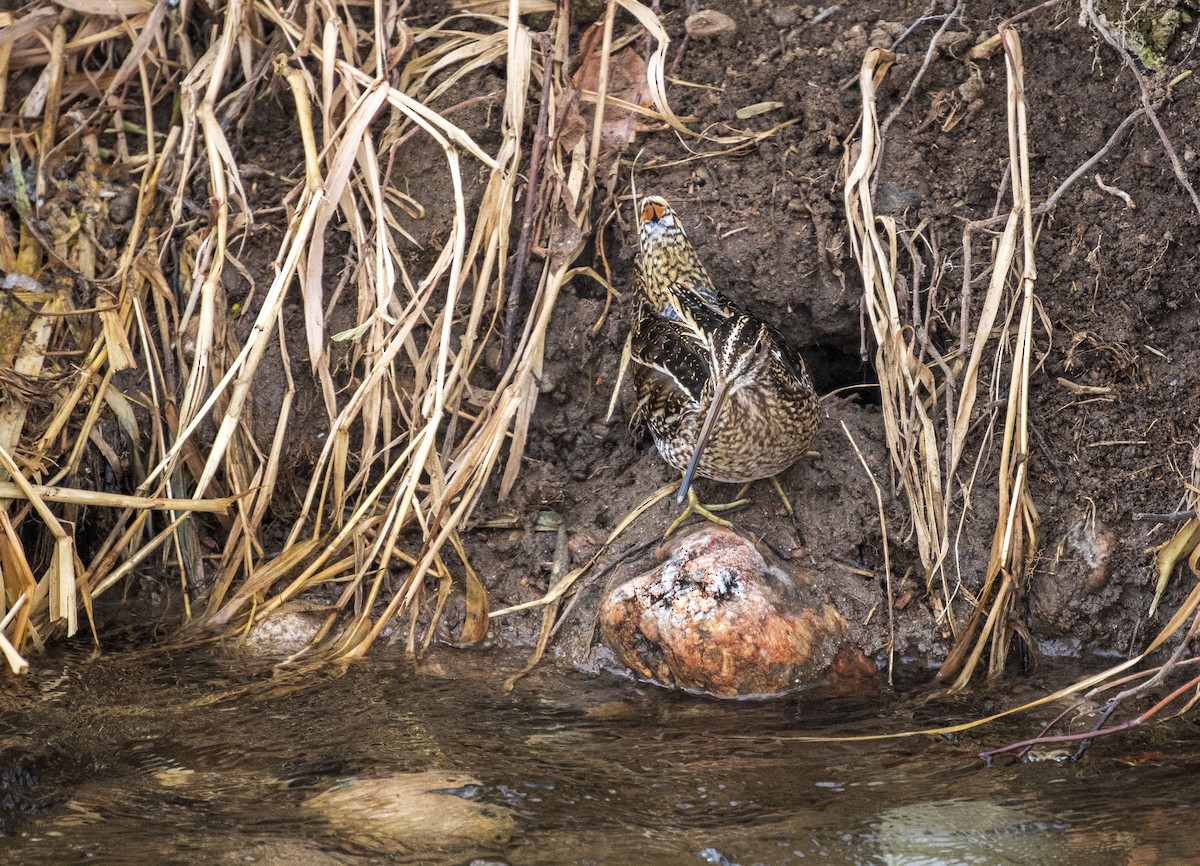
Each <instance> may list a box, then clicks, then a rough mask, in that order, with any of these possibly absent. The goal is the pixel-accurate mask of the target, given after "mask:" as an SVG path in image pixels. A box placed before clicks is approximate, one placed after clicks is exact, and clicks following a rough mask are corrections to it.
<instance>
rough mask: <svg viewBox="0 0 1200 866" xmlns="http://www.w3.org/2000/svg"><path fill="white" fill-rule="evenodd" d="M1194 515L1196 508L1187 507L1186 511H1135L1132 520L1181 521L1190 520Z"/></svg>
mask: <svg viewBox="0 0 1200 866" xmlns="http://www.w3.org/2000/svg"><path fill="white" fill-rule="evenodd" d="M1195 516H1196V509H1194V508H1189V509H1188V510H1187V511H1168V512H1166V513H1163V514H1156V513H1155V512H1153V511H1135V512H1134V513H1133V519H1134V520H1142V521H1145V522H1147V523H1183V522H1184V521H1187V520H1191V519H1192V518H1193V517H1195Z"/></svg>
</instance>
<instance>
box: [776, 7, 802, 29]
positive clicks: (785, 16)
mask: <svg viewBox="0 0 1200 866" xmlns="http://www.w3.org/2000/svg"><path fill="white" fill-rule="evenodd" d="M799 20H800V8H799V7H798V6H777V7H776V8H774V9H772V10H771V23H772V24H774V25H775V26H776V27H792V26H794V25H795V24H796V22H797V21H799Z"/></svg>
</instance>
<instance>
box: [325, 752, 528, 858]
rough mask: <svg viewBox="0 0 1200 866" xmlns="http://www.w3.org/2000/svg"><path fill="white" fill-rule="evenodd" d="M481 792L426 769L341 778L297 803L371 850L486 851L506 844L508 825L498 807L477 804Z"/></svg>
mask: <svg viewBox="0 0 1200 866" xmlns="http://www.w3.org/2000/svg"><path fill="white" fill-rule="evenodd" d="M482 790H483V786H482V785H480V783H479V782H478V781H476V780H475V779H472V778H471V777H469V776H466V775H464V774H461V773H449V772H442V771H438V770H432V771H429V772H424V773H398V774H395V775H392V776H385V777H382V778H376V779H359V778H352V779H343V780H341V781H340V782H339V783H338V784H337V786H336V787H333V788H330V789H329V790H328V791H323V792H322V793H320V794H317V795H316V796H315V797H312V798H311V799H309V800H307V801H305V803H304V804H303V805H304V808H305V809H307V810H309V811H310V812H311V813H313V814H315V815H317V816H319V817H320V818H322V819H323V820H324V821H326V822H327V823H329V824H331V825H333V826H334V827H335V828H337V829H338V831H339V832H340V833H342V834H345V835H348V836H350V837H352V838H353V840H354V841H355V842H357V843H359V844H361V845H364V846H366V847H368V848H371V849H374V850H381V851H388V852H391V851H396V850H400V851H405V850H421V851H427V850H442V851H470V850H472V849H479V848H482V849H484V851H485V852H488V851H491V850H498V849H500V848H503V847H504V845H505V844H507V842H508V841H509V839H511V838H512V832H513V827H514V823H513V819H512V816H511V815H509V814H508V813H507V812H506V811H505V810H503V809H502V808H499V807H495V806H491V805H488V804H486V803H482V802H479V801H478V799H477V798H478V795H479V793H480V792H481V791H482ZM480 853H482V852H480Z"/></svg>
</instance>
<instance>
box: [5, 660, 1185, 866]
mask: <svg viewBox="0 0 1200 866" xmlns="http://www.w3.org/2000/svg"><path fill="white" fill-rule="evenodd" d="M522 662H523V658H521V657H519V656H511V657H507V656H499V655H497V654H483V653H471V652H450V651H447V652H441V653H436V654H434V656H432V657H431V658H430V659H429V660H428V661H426V662H423V663H422V664H420V665H418V666H413V665H411V664H409V663H407V662H405V661H403V660H397V661H373V662H370V663H367V664H363V665H360V666H357V667H355V668H353V669H351V670H350V671H349V672H347V673H346V674H345V675H344V676H342V677H340V678H334V677H329V676H324V677H322V678H321V681H320V682H319V683H318V684H316V685H314V686H312V687H310V688H305V689H302V690H295V691H291V692H290V693H286V694H282V695H276V696H273V695H271V694H270V693H269V692H270V691H271V690H272V686H271V684H270V679H269V675H267V674H265V673H260V674H258V675H256V676H255V677H248V675H247V674H246V673H245V670H244V669H245V663H244V661H243V660H231V659H229V658H227V657H223V656H221V655H219V654H201V653H189V654H186V655H179V656H174V657H164V656H162V655H154V656H150V655H147V656H128V655H126V656H123V655H120V654H108V655H104V656H101V657H98V658H90V657H89V656H86V655H83V654H72V653H69V652H63V653H61V654H60V655H58V656H56V657H55V659H54V663H53V664H43V665H41V666H39V673H37V674H36V675H35V676H34V677H32V678H31V679H30V680H28V681H27V682H23V683H13V682H9V683H8V684H7V691H8V692H9V693H10V694H9V695H8V696H7V697H6V698H5V699H4V703H3V704H2V705H0V707H2V709H0V793H2V795H3V816H2V817H0V830H2V831H3V833H4V835H3V836H0V853H2V854H3V855H4V859H5V861H6V862H10V863H21V864H30V866H36V864H66V863H72V864H74V863H79V862H89V863H111V864H118V863H119V864H175V863H179V864H184V863H186V864H193V863H268V864H274V863H280V864H282V863H289V864H291V863H302V864H317V866H321V864H363V863H430V864H440V863H445V864H468V863H471V862H474V861H478V862H479V863H481V864H482V863H511V864H625V863H656V864H657V863H662V864H674V863H680V864H684V863H687V864H702V863H712V864H723V866H729V864H740V866H750V864H755V863H758V864H782V863H788V864H796V863H804V862H809V861H811V860H813V859H816V860H819V861H820V862H824V863H846V864H850V863H854V864H858V863H863V864H905V866H916V864H993V863H995V864H1057V863H1063V864H1074V863H1088V864H1097V866H1104V864H1128V863H1137V864H1152V863H1159V864H1172V863H1193V862H1195V859H1194V856H1193V853H1192V851H1193V846H1192V841H1191V838H1190V834H1189V833H1188V830H1189V827H1188V821H1189V819H1190V808H1191V807H1190V805H1187V806H1181V804H1191V803H1194V802H1195V801H1196V799H1197V795H1198V794H1200V782H1198V781H1197V778H1198V777H1197V775H1196V774H1195V772H1194V769H1195V763H1196V761H1195V759H1194V758H1193V757H1192V753H1193V752H1194V744H1190V745H1189V744H1175V747H1174V750H1173V751H1166V752H1165V753H1164V755H1163V756H1162V760H1159V761H1151V762H1148V763H1145V762H1138V761H1137V760H1134V759H1132V758H1131V757H1130V756H1126V755H1123V754H1122V752H1121V749H1122V746H1120V745H1116V744H1114V745H1112V746H1106V747H1104V748H1098V749H1096V750H1094V751H1093V752H1092V753H1089V756H1088V758H1087V760H1085V762H1083V763H1082V764H1060V763H1056V762H1052V761H1047V762H1044V763H1039V764H1023V765H1002V766H996V767H992V768H985V767H983V766H982V765H981V764H980V762H979V761H978V759H977V757H976V753H977V752H978V751H979V749H980V748H981V747H982V746H984V745H994V744H996V743H997V742H1003V741H1004V739H1005V736H1006V732H1005V731H1003V730H1000V729H998V728H992V729H989V730H987V731H985V732H984V733H981V734H975V735H972V736H968V737H965V738H963V739H962V740H961V741H959V742H951V741H949V740H946V739H941V738H939V739H933V738H928V739H925V738H921V739H908V740H899V741H896V740H892V741H882V742H871V743H832V744H825V743H821V744H813V743H801V742H797V741H796V737H797V735H799V734H801V733H814V732H821V731H838V732H846V731H853V732H856V733H869V732H873V731H879V730H884V729H888V728H898V727H899V728H903V727H913V726H915V725H916V724H919V723H920V721H921V719H923V718H929V719H933V718H939V717H944V716H945V714H946V708H945V707H940V708H938V707H930V706H926V707H922V706H920V705H919V703H917V702H906V701H903V700H890V701H889V700H885V699H884V698H880V700H879V701H877V702H875V703H863V702H859V703H854V704H852V703H848V702H846V701H835V700H830V699H826V700H820V699H816V698H813V697H812V696H809V697H803V698H795V699H791V700H785V701H777V702H771V703H728V702H716V701H709V700H702V699H697V698H692V697H687V696H679V695H672V694H668V693H664V692H661V691H658V690H655V689H652V688H649V687H643V686H637V685H633V684H630V683H627V682H623V681H617V680H613V679H606V678H593V677H585V676H583V675H580V674H575V673H570V672H566V673H564V672H550V671H543V672H539V673H537V674H535V675H533V676H531V677H529V678H527V679H526V680H524V681H522V682H521V683H520V684H519V685H518V687H517V689H516V691H515V692H514V693H513V694H511V695H505V694H504V693H503V690H502V689H501V685H500V684H501V682H502V680H503V678H504V675H505V674H507V673H509V672H511V671H512V670H514V669H515V668H516V667H518V666H519V665H520V664H521V663H522ZM498 668H499V669H500V670H499V672H498ZM255 684H257V685H258V686H262V685H263V684H266V687H265V688H263V687H259V688H254V689H251V690H250V691H249V692H241V693H239V689H242V688H243V687H245V686H246V685H255ZM280 690H282V691H286V689H280ZM957 711H958V712H960V713H962V714H963V715H964V716H966V715H969V714H970V712H971V709H970V708H965V707H959V708H957ZM1027 730H1028V729H1027V728H1020V729H1015V728H1014V729H1010V730H1009V731H1008V732H1007V733H1009V734H1013V735H1016V734H1024V733H1026V732H1027ZM1162 748H1167V747H1162Z"/></svg>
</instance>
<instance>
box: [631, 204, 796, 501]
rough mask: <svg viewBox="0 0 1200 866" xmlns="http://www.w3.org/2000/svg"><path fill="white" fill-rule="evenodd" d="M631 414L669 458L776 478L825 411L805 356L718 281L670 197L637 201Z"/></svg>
mask: <svg viewBox="0 0 1200 866" xmlns="http://www.w3.org/2000/svg"><path fill="white" fill-rule="evenodd" d="M638 222H639V232H638V234H639V240H640V246H641V255H640V257H639V260H638V263H637V286H638V307H637V310H636V314H635V317H634V324H633V328H632V333H631V334H630V358H631V360H632V361H633V362H634V368H633V370H634V381H635V382H636V384H637V393H638V403H637V409H636V410H635V413H634V421H635V423H638V424H644V425H645V426H646V427H647V428H648V429H649V431H650V435H651V436H652V437H653V439H654V443H655V445H657V446H658V450H659V453H660V454H662V456H663V458H664V459H665V460H666V461H667V462H668V463H670V464H671V465H672V466H674V467H675V468H676V469H679V470H681V471H685V473H686V474H685V476H684V480H683V484H682V486H681V487H680V491H679V499H680V501H681V502H682V501H683V498H684V496H685V495H687V494H688V492H689V490H690V485H691V479H692V474H693V473H694V474H698V475H702V476H704V477H705V478H712V479H714V480H716V481H728V482H747V481H755V480H757V479H760V478H769V477H772V476H774V475H776V474H778V473H779V472H782V471H783V470H784V469H786V468H788V467H789V466H791V465H792V464H793V463H795V462H796V461H797V460H798V459H799V458H800V457H801V456H803V455H804V453H805V452H806V451H807V450H808V449H809V447H810V446H811V445H812V442H813V439H814V438H815V436H816V432H817V422H818V417H819V412H818V402H817V395H816V392H815V391H814V390H813V386H812V382H811V380H810V379H809V377H808V373H807V372H806V371H805V369H804V362H803V360H801V358H800V356H799V355H798V354H797V353H796V351H795V350H794V349H793V348H792V347H791V346H789V345H788V343H787V341H786V340H785V339H784V338H783V337H782V335H780V333H779V332H778V331H776V330H775V329H774V328H772V327H771V326H770V325H768V324H766V323H765V322H762V321H760V320H758V319H756V318H755V317H754V316H751V315H750V314H748V313H746V312H745V311H743V310H741V309H740V308H738V307H737V306H736V305H735V304H733V303H732V302H731V301H729V299H727V298H726V297H725V296H724V295H722V294H721V293H720V292H718V291H717V290H716V289H715V288H714V287H713V285H712V281H711V280H710V279H709V277H708V273H707V272H706V271H705V269H704V266H703V265H702V264H701V262H700V259H699V257H698V256H697V255H696V251H695V249H694V248H693V247H692V244H691V242H690V241H689V240H688V239H687V236H686V235H685V234H684V231H683V227H682V225H681V224H680V221H679V218H678V216H677V215H676V214H675V212H674V211H673V210H672V209H671V207H670V205H669V204H667V202H666V200H665V199H662V198H659V197H657V196H651V197H647V198H645V199H643V200H642V201H641V202H640V211H639V220H638Z"/></svg>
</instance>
